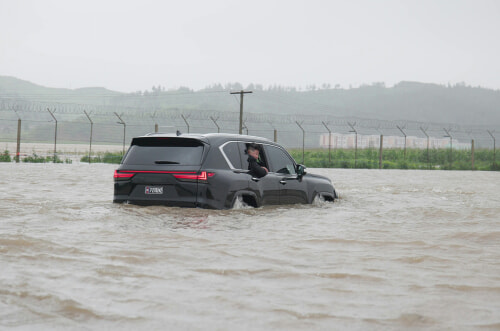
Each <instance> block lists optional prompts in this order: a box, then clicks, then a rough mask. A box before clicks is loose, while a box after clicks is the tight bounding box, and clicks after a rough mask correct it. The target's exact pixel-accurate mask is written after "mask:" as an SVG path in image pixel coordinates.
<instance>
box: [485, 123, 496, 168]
mask: <svg viewBox="0 0 500 331" xmlns="http://www.w3.org/2000/svg"><path fill="white" fill-rule="evenodd" d="M486 131H488V133H489V134H490V136H491V138H492V139H493V170H496V169H497V165H496V139H495V136H494V135H493V134H492V133H491V131H490V130H486Z"/></svg>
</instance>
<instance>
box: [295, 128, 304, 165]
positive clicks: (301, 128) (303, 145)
mask: <svg viewBox="0 0 500 331" xmlns="http://www.w3.org/2000/svg"><path fill="white" fill-rule="evenodd" d="M295 123H297V125H298V126H299V128H300V129H301V130H302V164H304V160H305V149H306V131H305V130H304V128H303V127H302V126H301V125H300V123H299V122H297V121H295Z"/></svg>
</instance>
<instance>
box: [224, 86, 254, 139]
mask: <svg viewBox="0 0 500 331" xmlns="http://www.w3.org/2000/svg"><path fill="white" fill-rule="evenodd" d="M246 93H253V92H252V91H243V90H241V91H239V92H230V94H239V95H240V129H239V134H242V133H243V95H244V94H246Z"/></svg>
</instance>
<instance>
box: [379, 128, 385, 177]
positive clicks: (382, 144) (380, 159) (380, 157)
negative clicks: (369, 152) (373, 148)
mask: <svg viewBox="0 0 500 331" xmlns="http://www.w3.org/2000/svg"><path fill="white" fill-rule="evenodd" d="M383 150H384V135H383V134H381V135H380V151H379V153H378V168H379V169H382V152H383Z"/></svg>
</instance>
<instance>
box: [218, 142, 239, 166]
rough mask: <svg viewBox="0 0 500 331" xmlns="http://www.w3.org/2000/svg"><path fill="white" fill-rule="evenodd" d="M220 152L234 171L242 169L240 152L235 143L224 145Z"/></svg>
mask: <svg viewBox="0 0 500 331" xmlns="http://www.w3.org/2000/svg"><path fill="white" fill-rule="evenodd" d="M222 152H223V153H224V155H225V156H226V161H229V162H230V163H231V164H230V165H229V166H232V167H233V168H234V169H243V168H242V167H241V158H240V151H239V148H238V143H237V142H230V143H227V144H226V145H224V147H223V148H222Z"/></svg>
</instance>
